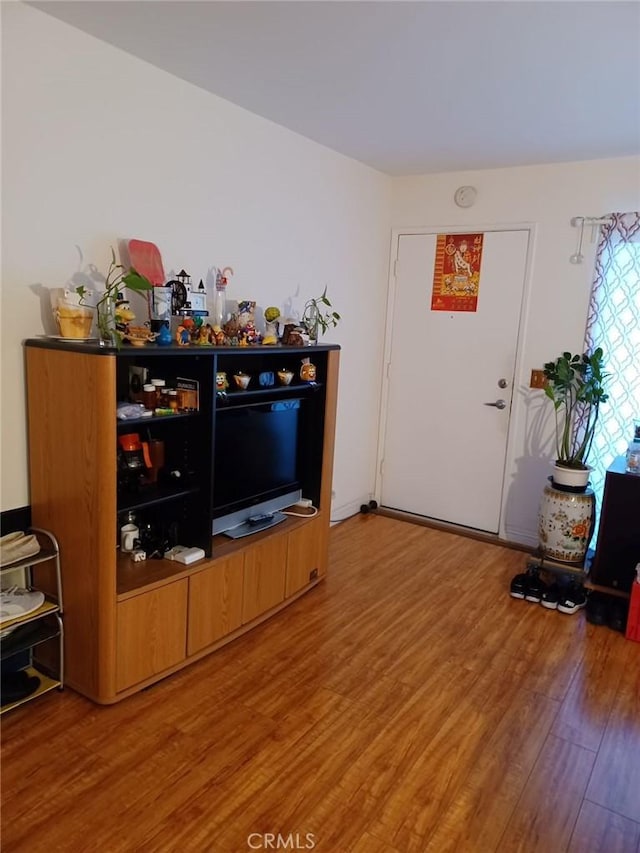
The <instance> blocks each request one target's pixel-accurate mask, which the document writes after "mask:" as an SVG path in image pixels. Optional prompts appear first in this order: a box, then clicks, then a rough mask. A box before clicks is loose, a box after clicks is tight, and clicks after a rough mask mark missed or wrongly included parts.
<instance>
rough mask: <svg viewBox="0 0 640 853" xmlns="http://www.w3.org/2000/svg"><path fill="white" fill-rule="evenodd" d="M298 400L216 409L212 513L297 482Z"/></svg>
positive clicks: (255, 500) (279, 491) (246, 503)
mask: <svg viewBox="0 0 640 853" xmlns="http://www.w3.org/2000/svg"><path fill="white" fill-rule="evenodd" d="M299 410H300V400H286V401H280V402H276V403H263V404H256V405H251V406H242V407H239V408H233V409H220V410H218V414H217V418H216V430H215V453H214V456H215V464H214V481H213V509H214V516H216V515H220V514H222V513H223V512H224V513H226V512H229V511H230V510H235V509H239V508H241V507H243V506H250V505H252V504H254V503H259V502H260V501H262V500H264V499H265V498H269V497H276V496H277V495H279V494H283V493H285V492H287V491H289V490H290V489H291V488H292V487H293V488H295V487H296V486H297V485H298V417H299Z"/></svg>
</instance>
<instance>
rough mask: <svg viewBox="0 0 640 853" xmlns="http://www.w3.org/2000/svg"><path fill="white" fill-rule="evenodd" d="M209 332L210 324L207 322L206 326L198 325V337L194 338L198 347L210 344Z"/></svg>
mask: <svg viewBox="0 0 640 853" xmlns="http://www.w3.org/2000/svg"><path fill="white" fill-rule="evenodd" d="M210 332H211V326H210V325H209V324H208V323H207V325H206V326H200V328H199V329H198V338H197V340H196V343H197V344H198V346H200V347H210V346H211V338H210V334H209V333H210Z"/></svg>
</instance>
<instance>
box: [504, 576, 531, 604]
mask: <svg viewBox="0 0 640 853" xmlns="http://www.w3.org/2000/svg"><path fill="white" fill-rule="evenodd" d="M528 577H529V576H528V575H526V574H520V575H516V576H515V577H514V578H513V579H512V581H511V586H510V587H509V595H510V596H511V598H524V596H525V592H526V590H527V579H528Z"/></svg>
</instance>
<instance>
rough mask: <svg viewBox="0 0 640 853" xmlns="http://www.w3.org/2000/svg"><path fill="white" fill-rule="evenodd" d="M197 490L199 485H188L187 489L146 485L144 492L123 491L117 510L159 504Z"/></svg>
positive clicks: (121, 510)
mask: <svg viewBox="0 0 640 853" xmlns="http://www.w3.org/2000/svg"><path fill="white" fill-rule="evenodd" d="M199 491H200V487H199V486H190V487H189V488H188V489H172V488H171V487H170V486H147V487H146V488H145V490H144V492H138V493H134V492H123V493H122V494H121V495H120V499H119V500H118V512H126V511H128V510H134V509H144V508H146V507H153V506H159V505H160V504H165V503H170V502H171V501H177V500H180V499H181V498H185V497H188V496H189V495H195V494H197V493H198V492H199Z"/></svg>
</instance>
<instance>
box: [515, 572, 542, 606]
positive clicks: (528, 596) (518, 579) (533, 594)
mask: <svg viewBox="0 0 640 853" xmlns="http://www.w3.org/2000/svg"><path fill="white" fill-rule="evenodd" d="M544 590H545V584H543V583H542V581H541V580H540V578H539V577H538V573H537V572H534V571H528V572H524V573H522V574H519V575H516V576H515V577H514V578H513V579H512V580H511V584H510V587H509V595H510V596H511V598H519V599H523V600H524V601H532V602H534V603H536V604H537V603H538V602H539V601H540V600H541V599H542V595H543V593H544Z"/></svg>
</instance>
